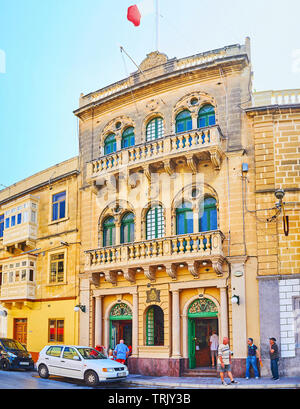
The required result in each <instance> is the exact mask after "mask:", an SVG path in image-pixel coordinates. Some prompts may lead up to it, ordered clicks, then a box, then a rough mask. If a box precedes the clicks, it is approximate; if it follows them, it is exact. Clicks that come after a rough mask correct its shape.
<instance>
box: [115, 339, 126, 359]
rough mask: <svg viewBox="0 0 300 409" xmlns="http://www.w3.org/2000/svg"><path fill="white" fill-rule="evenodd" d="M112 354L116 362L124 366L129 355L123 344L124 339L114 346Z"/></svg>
mask: <svg viewBox="0 0 300 409" xmlns="http://www.w3.org/2000/svg"><path fill="white" fill-rule="evenodd" d="M114 352H115V354H116V356H117V359H116V361H117V362H120V363H121V364H123V365H124V364H125V361H126V359H127V357H128V355H129V349H128V346H127V345H125V344H124V339H120V343H119V344H118V345H117V346H116V348H115V350H114Z"/></svg>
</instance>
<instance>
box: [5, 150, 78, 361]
mask: <svg viewBox="0 0 300 409" xmlns="http://www.w3.org/2000/svg"><path fill="white" fill-rule="evenodd" d="M78 174H79V170H78V158H77V157H76V158H73V159H70V160H68V161H66V162H62V163H60V164H58V165H56V166H53V167H51V168H49V169H46V170H44V171H42V172H40V173H38V174H36V175H33V176H31V177H29V178H27V179H24V180H22V181H20V182H18V183H16V184H15V185H12V186H10V187H8V188H6V189H4V190H2V191H1V192H0V221H1V222H0V223H1V224H0V275H1V280H0V283H1V285H0V303H1V312H2V314H1V315H2V334H1V335H2V336H6V337H8V338H15V339H17V340H19V341H20V342H21V343H23V344H26V346H27V349H28V350H29V351H30V352H31V354H32V356H33V358H34V359H36V358H37V355H38V352H39V351H40V350H41V349H42V348H43V347H44V346H45V345H47V344H48V343H51V342H66V343H72V344H73V343H77V342H78V313H76V312H75V311H74V307H75V306H76V304H77V303H78V302H77V301H78V292H79V289H78V281H77V280H78V274H79V252H80V247H79V246H80V237H79V232H80V230H79V227H80V213H79V210H80V209H79V200H78V195H79V189H78ZM3 315H6V317H5V318H4V317H3Z"/></svg>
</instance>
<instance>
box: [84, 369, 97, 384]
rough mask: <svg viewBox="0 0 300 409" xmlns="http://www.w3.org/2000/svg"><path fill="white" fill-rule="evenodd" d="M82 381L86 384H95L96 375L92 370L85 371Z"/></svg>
mask: <svg viewBox="0 0 300 409" xmlns="http://www.w3.org/2000/svg"><path fill="white" fill-rule="evenodd" d="M84 381H85V383H86V385H88V386H96V385H98V384H99V378H98V375H97V374H96V372H94V371H87V372H86V373H85V374H84Z"/></svg>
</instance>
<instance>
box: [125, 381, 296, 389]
mask: <svg viewBox="0 0 300 409" xmlns="http://www.w3.org/2000/svg"><path fill="white" fill-rule="evenodd" d="M125 382H126V383H129V384H133V385H138V386H153V387H155V386H162V387H165V388H166V389H168V388H185V389H300V384H299V383H294V384H290V383H285V384H261V385H228V386H223V385H214V384H210V385H209V384H208V385H207V384H200V383H198V384H192V383H176V382H174V383H164V382H156V381H154V382H153V381H151V382H150V381H138V380H126V381H125Z"/></svg>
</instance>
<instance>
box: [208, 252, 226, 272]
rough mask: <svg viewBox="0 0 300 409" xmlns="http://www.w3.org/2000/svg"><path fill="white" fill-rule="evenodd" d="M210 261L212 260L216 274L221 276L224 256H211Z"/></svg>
mask: <svg viewBox="0 0 300 409" xmlns="http://www.w3.org/2000/svg"><path fill="white" fill-rule="evenodd" d="M211 262H212V267H213V269H214V271H215V272H216V274H217V275H219V276H222V275H223V262H224V257H222V256H216V257H212V259H211Z"/></svg>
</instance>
